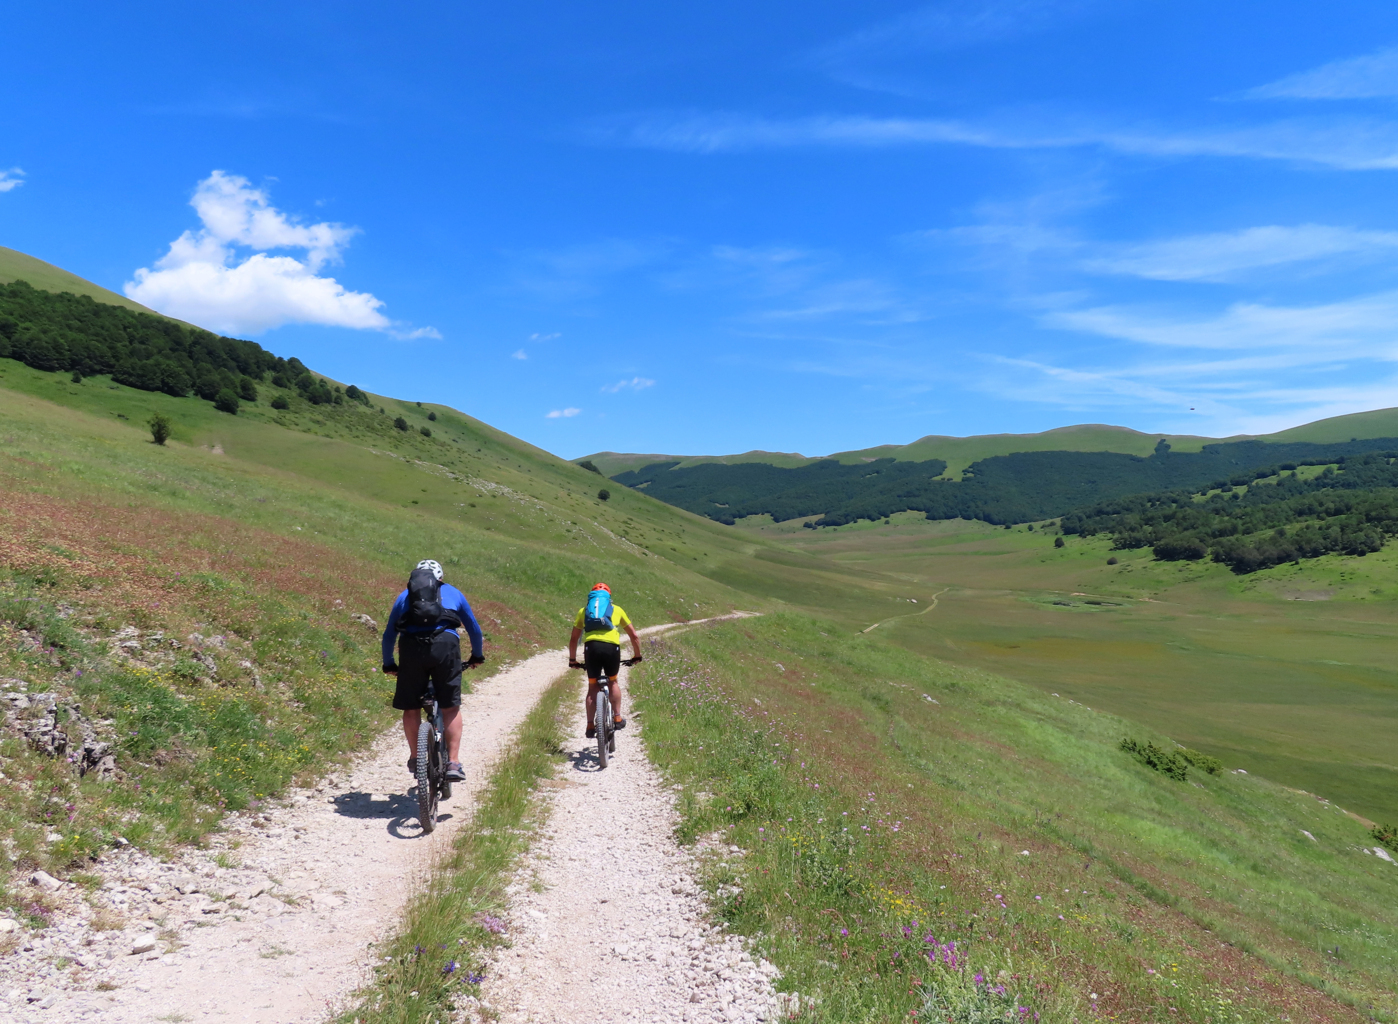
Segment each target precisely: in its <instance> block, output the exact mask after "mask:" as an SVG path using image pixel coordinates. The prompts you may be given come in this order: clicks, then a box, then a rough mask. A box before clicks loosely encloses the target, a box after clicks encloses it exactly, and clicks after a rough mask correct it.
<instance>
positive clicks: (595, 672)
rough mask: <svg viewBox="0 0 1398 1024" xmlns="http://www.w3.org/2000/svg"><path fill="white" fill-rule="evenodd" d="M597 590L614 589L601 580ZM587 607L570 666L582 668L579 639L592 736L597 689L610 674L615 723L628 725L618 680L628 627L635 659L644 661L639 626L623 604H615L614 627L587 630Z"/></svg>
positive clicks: (576, 625)
mask: <svg viewBox="0 0 1398 1024" xmlns="http://www.w3.org/2000/svg"><path fill="white" fill-rule="evenodd" d="M592 589H593V590H594V591H597V590H605V591H606V592H607V593H608V594H611V592H612V588H611V587H609V586H607V585H606V584H605V583H597V584H595V585H594V586H593V588H592ZM586 613H587V608H586V607H583V608H579V609H578V614H577V617H576V618H575V619H574V620H573V635H572V636H571V637H569V638H568V665H569V667H570V668H578V667H579V666H578V641H579V640H582V641H583V664H582V666H581V667H582V668H584V669H586V670H587V738H588V739H592V738H593V737H594V736H596V735H597V727H596V726H595V725H594V724H593V721H592V719H593V715H594V714H595V713H596V710H597V688H598V686H600V685H601V684H600V683H599V682H598V680H599V679H601V678H602V677H604V676H605V677H606V679H607V683H608V687H607V689H608V691H609V692H610V694H611V698H612V714H613V715H615V716H616V717H615V719H614V722H615V724H616V727H617V728H618V729H625V728H626V719H624V718H622V717H621V686H620V685H619V684H618V683H617V681H616V677H617V673H619V672H620V671H621V632H620V630H622V629H624V630H626V635H627V636H629V637H630V638H631V657H632V659H634V660H635V661H640V660H641V638H640V637H638V636H637V635H636V627H635V626H633V625H631V617H630V616H628V615H627V614H626V612H625V611H623V610H622V607H621V605H619V604H612V605H611V623H612V624H611V628H610V629H594V630H588V631H586V632H584V629H583V626H584V619H585V616H586Z"/></svg>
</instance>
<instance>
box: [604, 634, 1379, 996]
mask: <svg viewBox="0 0 1398 1024" xmlns="http://www.w3.org/2000/svg"><path fill="white" fill-rule="evenodd" d="M835 630H836V627H834V626H831V625H829V624H824V623H820V622H816V621H813V620H810V619H807V618H803V617H800V616H797V615H794V614H775V615H770V616H767V617H764V618H762V619H749V620H744V621H743V622H740V623H729V624H723V625H716V626H712V627H706V628H700V629H694V630H689V631H686V632H685V633H684V634H683V635H677V636H672V637H666V638H663V639H660V640H657V641H653V642H652V644H651V647H650V648H649V649H648V650H647V659H646V661H645V663H644V664H643V666H641V668H640V669H639V670H637V672H636V673H635V674H633V676H632V681H631V692H632V694H633V700H634V707H635V709H636V712H637V714H638V716H640V717H641V719H642V721H643V722H644V725H645V737H646V746H647V750H648V752H649V754H650V756H651V757H652V759H653V760H654V761H655V762H656V764H657V765H658V766H659V767H660V768H661V770H662V771H663V772H664V773H665V774H666V775H667V776H668V777H669V779H670V781H672V782H674V783H678V784H681V785H683V786H684V795H683V797H682V800H681V807H680V811H681V816H682V817H681V827H680V828H681V835H680V838H681V839H682V840H685V841H692V840H695V839H697V838H701V837H705V836H707V837H711V838H717V837H719V836H721V837H722V841H723V843H724V844H733V845H737V846H740V847H741V848H743V849H744V850H745V851H746V853H745V855H744V856H743V857H741V858H728V859H726V860H716V861H714V862H713V863H712V866H711V869H710V871H709V875H708V878H707V882H708V885H709V888H710V891H711V893H712V895H713V898H714V900H715V906H716V909H717V911H718V913H719V915H720V916H721V917H722V919H724V920H725V921H726V922H728V924H729V925H730V927H732V928H733V929H734V930H736V931H740V932H742V933H745V934H748V935H751V936H754V937H756V938H757V939H758V942H759V944H760V947H761V949H762V952H763V954H764V955H765V956H767V957H768V958H769V959H771V960H772V961H773V962H774V963H776V964H777V965H778V966H779V967H781V968H782V970H783V972H784V977H783V979H782V982H781V984H782V986H783V987H784V988H786V989H787V990H789V991H795V992H799V993H800V994H801V995H802V997H803V998H802V1004H801V1005H802V1007H803V1009H802V1011H801V1018H800V1019H803V1020H830V1021H836V1020H838V1021H868V1022H873V1021H889V1020H923V1021H926V1020H936V1021H952V1022H958V1024H962V1022H973V1021H990V1020H1011V1019H1013V1020H1034V1019H1040V1020H1043V1021H1074V1020H1077V1021H1088V1020H1097V1019H1101V1020H1130V1021H1167V1020H1169V1021H1197V1022H1209V1024H1222V1022H1225V1021H1227V1022H1240V1021H1241V1022H1257V1024H1261V1022H1264V1021H1266V1022H1272V1021H1279V1020H1293V1021H1298V1020H1307V1021H1358V1020H1361V1019H1366V1018H1367V1019H1378V1020H1392V1019H1394V1017H1393V1015H1394V1012H1395V1010H1398V1002H1395V999H1394V996H1393V993H1394V991H1395V988H1398V984H1395V983H1398V970H1396V969H1395V964H1394V962H1393V960H1392V949H1393V948H1394V945H1395V943H1398V910H1395V905H1396V902H1398V869H1394V868H1393V866H1392V865H1391V864H1386V863H1384V862H1382V861H1381V860H1380V859H1379V858H1377V857H1375V856H1364V855H1363V853H1362V851H1361V849H1360V848H1361V847H1362V846H1365V845H1372V840H1368V839H1367V836H1366V835H1365V832H1364V829H1363V827H1362V826H1361V825H1360V824H1359V823H1358V822H1356V821H1354V820H1352V819H1350V818H1348V817H1346V816H1345V815H1343V814H1342V813H1340V812H1338V811H1335V810H1333V809H1331V808H1329V807H1328V806H1327V805H1323V804H1320V803H1319V802H1317V801H1316V800H1315V799H1314V798H1311V797H1307V796H1303V795H1299V794H1295V793H1291V792H1289V791H1286V790H1284V789H1283V788H1282V787H1278V786H1274V785H1272V784H1270V783H1268V782H1266V781H1265V780H1262V779H1259V778H1257V777H1255V776H1243V775H1232V774H1228V773H1224V774H1223V775H1220V776H1212V775H1208V774H1206V773H1203V772H1198V773H1196V772H1193V771H1191V772H1189V774H1188V778H1187V780H1185V781H1179V780H1176V779H1172V778H1168V777H1166V776H1164V775H1162V774H1160V773H1159V772H1155V771H1152V770H1151V769H1149V768H1147V767H1145V766H1143V765H1141V764H1139V763H1138V762H1137V761H1136V759H1135V758H1133V757H1132V756H1131V755H1130V754H1129V753H1126V752H1124V751H1122V750H1121V749H1120V746H1121V739H1122V737H1123V736H1125V735H1129V734H1132V733H1133V732H1137V734H1138V730H1139V727H1138V726H1134V725H1130V724H1128V723H1125V722H1123V721H1121V720H1120V719H1117V718H1115V717H1113V716H1110V715H1106V714H1100V713H1096V712H1092V711H1090V710H1089V709H1086V708H1083V707H1081V706H1080V705H1076V704H1073V703H1071V702H1068V701H1065V700H1055V699H1054V698H1051V697H1046V696H1043V695H1042V694H1039V693H1038V692H1037V691H1033V690H1031V689H1030V688H1028V687H1024V686H1021V685H1019V684H1016V683H1014V682H1012V681H1010V680H1005V679H999V678H997V677H994V676H990V675H987V674H984V673H981V672H977V671H974V670H965V669H959V668H955V667H952V666H947V665H944V664H941V663H938V662H935V661H932V660H930V659H926V658H922V657H919V656H917V655H913V654H910V653H909V652H907V651H905V650H902V649H899V648H897V647H894V646H893V645H891V644H887V643H885V642H882V641H880V640H878V639H877V638H866V637H860V638H851V637H848V636H842V635H827V633H834V632H835ZM1151 739H1153V740H1155V741H1157V742H1159V743H1160V744H1161V745H1162V746H1167V747H1170V748H1171V749H1173V745H1172V744H1170V741H1169V740H1167V739H1165V738H1164V737H1151ZM1303 830H1305V831H1303ZM1307 833H1309V835H1308V834H1307ZM1312 837H1314V838H1312ZM808 996H813V997H815V998H816V1000H817V1001H816V1002H814V1003H813V1004H812V1003H809V1002H807V1000H806V998H805V997H808ZM1356 1009H1359V1010H1361V1011H1362V1012H1363V1014H1364V1016H1362V1017H1361V1015H1360V1014H1359V1013H1356V1012H1355V1011H1356Z"/></svg>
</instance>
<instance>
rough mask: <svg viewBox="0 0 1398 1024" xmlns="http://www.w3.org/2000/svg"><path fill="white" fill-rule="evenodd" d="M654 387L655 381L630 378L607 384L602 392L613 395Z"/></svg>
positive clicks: (646, 378)
mask: <svg viewBox="0 0 1398 1024" xmlns="http://www.w3.org/2000/svg"><path fill="white" fill-rule="evenodd" d="M654 386H655V381H653V380H651V379H650V378H649V377H632V378H631V379H630V380H619V381H617V382H616V383H615V384H608V385H607V386H606V387H604V388H603V389H602V391H603V393H605V394H608V395H614V394H616V393H617V392H618V391H644V390H645V389H646V388H650V387H654Z"/></svg>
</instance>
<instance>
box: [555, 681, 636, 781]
mask: <svg viewBox="0 0 1398 1024" xmlns="http://www.w3.org/2000/svg"><path fill="white" fill-rule="evenodd" d="M640 660H641V659H640V658H625V659H623V660H622V662H621V663H622V664H623V665H625V666H627V667H628V668H629V667H630V666H632V665H634V664H636V662H638V661H640ZM568 667H569V668H582V667H583V666H582V663H581V662H577V661H570V662H569V663H568ZM613 682H615V677H612V678H608V677H607V676H599V677H598V679H597V709H596V711H595V712H594V713H593V716H592V727H593V731H595V732H596V733H597V763H598V765H599V766H600V767H602V768H605V767H607V763H608V760H609V759H608V755H609V754H615V753H616V727H615V726H614V724H613V715H612V694H611V684H612V683H613Z"/></svg>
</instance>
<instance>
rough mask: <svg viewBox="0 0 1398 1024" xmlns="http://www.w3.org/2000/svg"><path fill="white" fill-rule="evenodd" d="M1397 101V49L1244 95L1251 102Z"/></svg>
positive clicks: (1313, 71)
mask: <svg viewBox="0 0 1398 1024" xmlns="http://www.w3.org/2000/svg"><path fill="white" fill-rule="evenodd" d="M1393 97H1398V46H1390V47H1386V48H1384V49H1382V50H1377V51H1375V52H1374V53H1367V54H1364V55H1363V56H1360V57H1348V58H1346V59H1344V60H1336V61H1331V62H1330V63H1329V64H1322V65H1321V66H1320V67H1318V68H1312V69H1311V70H1310V71H1302V72H1300V73H1299V74H1295V75H1287V76H1286V77H1285V78H1280V79H1278V80H1277V81H1275V82H1269V83H1268V84H1266V85H1259V86H1257V87H1256V88H1255V89H1249V90H1247V91H1246V92H1245V93H1243V98H1244V99H1250V100H1277V99H1295V100H1367V99H1389V98H1393Z"/></svg>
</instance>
